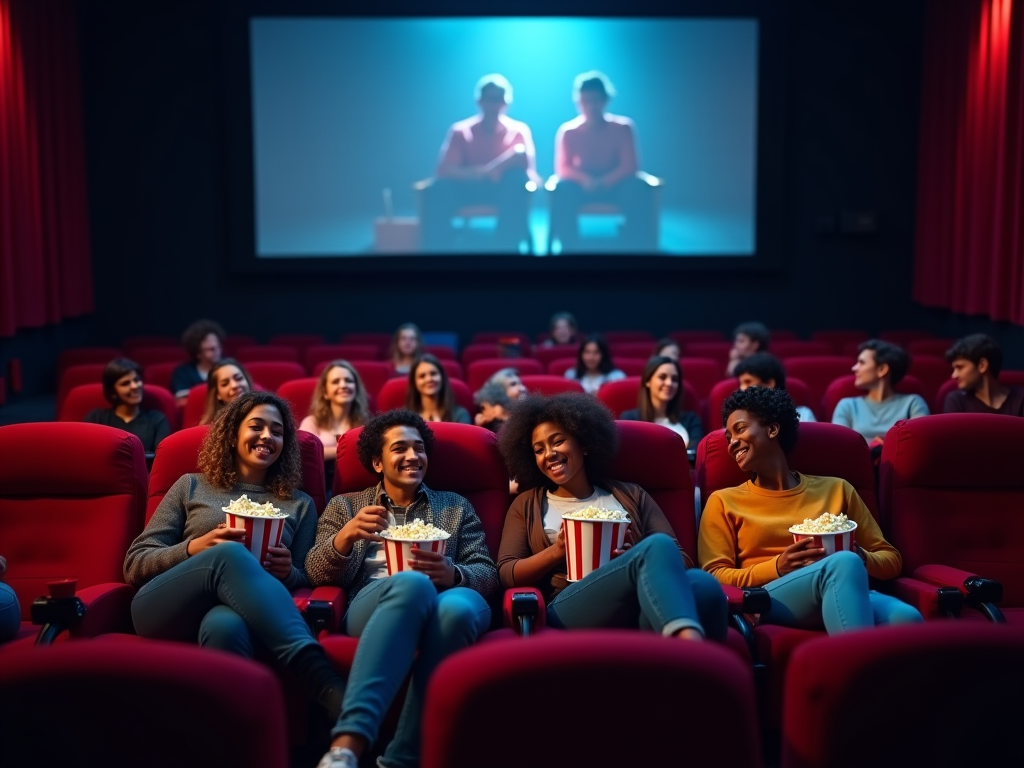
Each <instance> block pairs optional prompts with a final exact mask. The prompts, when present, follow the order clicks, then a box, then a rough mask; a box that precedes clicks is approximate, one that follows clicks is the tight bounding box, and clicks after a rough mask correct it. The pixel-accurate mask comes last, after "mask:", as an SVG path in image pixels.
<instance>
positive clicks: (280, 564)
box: [263, 547, 292, 580]
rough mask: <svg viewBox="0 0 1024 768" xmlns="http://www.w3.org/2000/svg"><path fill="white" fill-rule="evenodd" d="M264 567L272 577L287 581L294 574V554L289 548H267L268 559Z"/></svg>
mask: <svg viewBox="0 0 1024 768" xmlns="http://www.w3.org/2000/svg"><path fill="white" fill-rule="evenodd" d="M263 567H264V568H266V569H267V572H268V573H270V575H271V576H276V577H277V578H279V579H282V580H284V579H287V578H288V576H289V575H290V574H291V572H292V553H291V551H289V549H288V547H267V559H266V560H264V561H263Z"/></svg>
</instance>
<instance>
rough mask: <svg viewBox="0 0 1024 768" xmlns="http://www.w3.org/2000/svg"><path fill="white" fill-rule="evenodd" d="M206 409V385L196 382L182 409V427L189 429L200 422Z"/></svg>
mask: <svg viewBox="0 0 1024 768" xmlns="http://www.w3.org/2000/svg"><path fill="white" fill-rule="evenodd" d="M205 411H206V385H205V384H196V385H195V386H194V387H192V388H191V389H190V390H189V391H188V398H187V399H186V400H185V407H184V408H182V410H181V427H182V429H188V428H189V427H195V426H197V425H198V424H199V420H200V419H201V418H203V413H204V412H205Z"/></svg>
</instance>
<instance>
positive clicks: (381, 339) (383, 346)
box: [341, 332, 391, 358]
mask: <svg viewBox="0 0 1024 768" xmlns="http://www.w3.org/2000/svg"><path fill="white" fill-rule="evenodd" d="M341 343H342V344H375V345H376V346H377V357H378V358H383V357H384V356H385V355H387V353H388V348H389V347H390V346H391V334H390V333H376V332H374V333H363V332H359V333H346V334H345V335H344V336H342V337H341Z"/></svg>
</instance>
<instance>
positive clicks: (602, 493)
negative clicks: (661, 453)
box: [498, 392, 727, 641]
mask: <svg viewBox="0 0 1024 768" xmlns="http://www.w3.org/2000/svg"><path fill="white" fill-rule="evenodd" d="M498 444H499V447H500V448H501V453H502V456H504V457H505V463H506V464H507V465H508V470H509V474H511V475H512V476H513V477H516V478H518V479H519V482H520V484H521V485H522V486H523V487H524V488H526V489H528V490H525V491H524V492H523V493H521V494H519V496H517V497H516V500H515V501H514V502H513V503H512V506H511V508H510V509H509V511H508V514H507V515H506V516H505V526H504V529H503V530H502V534H501V545H500V548H499V550H498V573H499V576H500V578H501V585H502V586H503V587H505V588H506V589H508V588H511V587H536V588H537V589H539V590H540V591H541V592H542V593H543V594H544V599H545V601H546V602H547V621H548V624H550V625H551V626H553V627H559V628H563V629H598V628H604V627H609V628H611V627H618V628H634V629H636V628H639V629H645V630H648V631H654V632H658V633H660V634H661V635H664V636H665V637H676V638H679V639H682V640H701V639H703V638H704V637H708V638H711V639H714V640H718V641H721V640H724V638H725V634H726V620H727V608H726V601H725V596H724V595H723V594H722V590H721V588H720V587H719V585H718V584H716V583H715V580H714V579H713V578H711V577H710V576H708V575H707V574H706V573H702V572H701V571H700V569H699V568H689V569H688V568H687V565H688V562H687V561H689V560H690V558H689V556H688V555H687V554H686V553H685V552H683V551H682V550H681V548H680V546H679V542H678V540H677V539H676V537H675V532H674V531H673V530H672V526H671V525H670V524H669V522H668V520H667V519H666V517H665V514H664V513H663V512H662V510H661V509H660V508H659V507H658V505H657V503H656V502H655V501H654V499H652V498H651V497H650V496H649V495H648V494H647V492H646V491H645V490H644V489H643V488H641V487H640V486H637V485H633V484H631V483H622V482H618V481H616V480H614V479H613V478H612V477H611V476H610V472H611V467H612V462H613V460H614V458H615V453H616V448H617V444H618V435H617V433H616V430H615V422H614V421H613V420H612V416H611V414H610V413H609V412H608V409H607V408H605V407H604V406H603V405H602V404H601V403H600V402H599V401H598V400H596V399H595V398H592V397H587V396H586V395H581V394H579V393H572V392H569V393H563V394H559V395H553V396H551V397H544V396H542V395H531V396H530V397H527V398H524V399H523V400H521V401H519V402H518V403H516V404H515V405H513V406H512V414H511V416H510V417H509V420H508V422H506V424H505V427H504V428H503V429H502V431H501V433H500V434H499V436H498ZM587 507H598V508H601V509H607V510H622V511H625V512H626V513H627V515H628V517H629V528H628V533H627V534H626V544H625V546H624V547H623V549H622V550H621V551H618V552H616V553H614V554H615V558H614V559H613V560H612V561H611V562H610V563H608V564H607V565H604V566H602V567H601V568H598V569H597V570H595V571H593V572H591V573H590V574H588V575H587V576H586V577H584V578H583V579H581V580H580V581H577V582H573V583H569V582H568V581H567V579H566V574H567V568H566V544H565V529H564V526H563V525H562V516H563V515H566V514H571V513H573V512H578V511H580V510H582V509H584V508H587Z"/></svg>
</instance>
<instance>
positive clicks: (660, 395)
mask: <svg viewBox="0 0 1024 768" xmlns="http://www.w3.org/2000/svg"><path fill="white" fill-rule="evenodd" d="M682 400H683V369H682V368H681V367H680V366H679V361H677V360H673V359H672V358H671V357H652V358H651V359H650V360H648V361H647V365H645V366H644V371H643V373H642V374H641V376H640V390H639V392H638V393H637V407H636V408H634V409H633V410H630V411H625V412H623V414H622V415H621V416H619V418H620V419H622V420H623V421H650V422H652V423H654V424H661V425H662V426H663V427H668V428H669V429H671V430H672V431H673V432H675V433H676V434H678V435H679V436H680V437H682V438H683V442H684V443H686V447H687V448H689V447H690V446H691V445H692V446H694V447H696V446H697V443H699V442H700V439H701V438H702V437H703V436H704V427H703V425H702V424H701V422H700V416H698V415H697V414H696V413H693V412H692V411H684V410H682Z"/></svg>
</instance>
